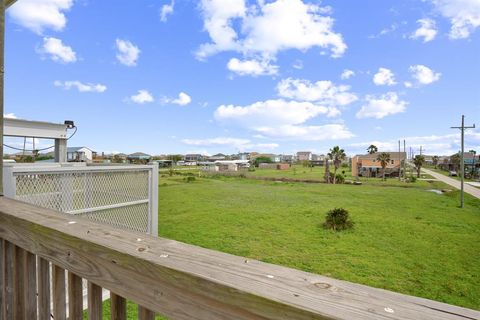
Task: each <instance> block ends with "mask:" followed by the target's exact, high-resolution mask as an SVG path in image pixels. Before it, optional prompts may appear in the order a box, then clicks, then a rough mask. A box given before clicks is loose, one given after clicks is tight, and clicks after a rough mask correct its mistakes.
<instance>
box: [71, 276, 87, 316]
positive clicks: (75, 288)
mask: <svg viewBox="0 0 480 320" xmlns="http://www.w3.org/2000/svg"><path fill="white" fill-rule="evenodd" d="M68 319H69V320H82V319H83V288H82V278H80V277H79V276H77V275H76V274H73V273H71V272H68Z"/></svg>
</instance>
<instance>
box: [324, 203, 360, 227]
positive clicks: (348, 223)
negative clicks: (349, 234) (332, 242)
mask: <svg viewBox="0 0 480 320" xmlns="http://www.w3.org/2000/svg"><path fill="white" fill-rule="evenodd" d="M353 224H354V223H353V221H352V220H351V219H350V216H349V213H348V210H346V209H343V208H335V209H332V210H330V211H328V212H327V215H326V216H325V222H324V223H323V227H324V228H325V229H332V230H334V231H341V230H346V229H351V228H352V227H353Z"/></svg>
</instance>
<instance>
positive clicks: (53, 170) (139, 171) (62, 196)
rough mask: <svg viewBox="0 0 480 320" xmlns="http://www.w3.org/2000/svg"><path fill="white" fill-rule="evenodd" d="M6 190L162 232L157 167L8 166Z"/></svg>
mask: <svg viewBox="0 0 480 320" xmlns="http://www.w3.org/2000/svg"><path fill="white" fill-rule="evenodd" d="M3 170H4V182H3V183H4V194H5V196H6V197H10V198H13V199H17V200H20V201H24V202H28V203H31V204H34V205H37V206H40V207H44V208H49V209H54V210H58V211H62V212H65V213H69V214H73V215H81V216H84V217H87V218H89V219H92V220H95V221H98V222H104V223H108V224H110V225H113V226H117V227H121V228H127V229H130V230H135V231H140V232H146V233H148V234H152V235H155V236H156V235H157V234H158V165H157V164H149V165H86V164H85V163H48V164H39V163H34V164H18V163H5V164H4V169H3Z"/></svg>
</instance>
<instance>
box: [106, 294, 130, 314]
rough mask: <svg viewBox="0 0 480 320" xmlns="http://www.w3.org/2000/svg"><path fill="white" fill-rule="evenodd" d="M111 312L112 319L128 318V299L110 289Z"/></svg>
mask: <svg viewBox="0 0 480 320" xmlns="http://www.w3.org/2000/svg"><path fill="white" fill-rule="evenodd" d="M110 314H111V318H112V320H126V319H127V300H125V298H123V297H121V296H119V295H117V294H115V293H113V292H111V291H110Z"/></svg>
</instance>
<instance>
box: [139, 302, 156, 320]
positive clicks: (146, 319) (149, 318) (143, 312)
mask: <svg viewBox="0 0 480 320" xmlns="http://www.w3.org/2000/svg"><path fill="white" fill-rule="evenodd" d="M138 320H155V313H154V312H153V311H151V310H148V309H147V308H144V307H142V306H141V305H138Z"/></svg>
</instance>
